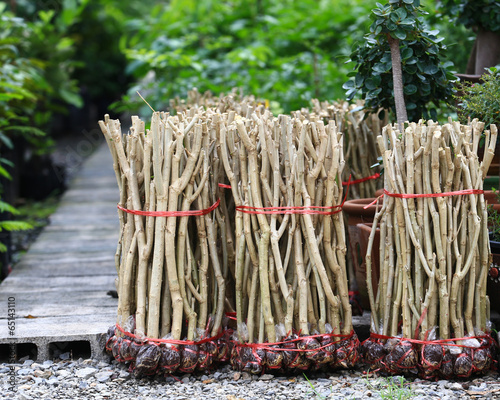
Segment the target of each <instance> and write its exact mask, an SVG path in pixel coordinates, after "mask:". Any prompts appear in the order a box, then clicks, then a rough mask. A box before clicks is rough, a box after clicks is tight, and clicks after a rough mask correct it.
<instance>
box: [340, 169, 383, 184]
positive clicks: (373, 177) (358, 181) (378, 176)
mask: <svg viewBox="0 0 500 400" xmlns="http://www.w3.org/2000/svg"><path fill="white" fill-rule="evenodd" d="M378 178H380V174H379V173H378V172H377V173H375V174H373V175H370V176H367V177H365V178H360V179H355V180H353V181H349V182H350V183H349V182H342V185H344V186H348V185H356V184H358V183H362V182H366V181H369V180H371V179H378Z"/></svg>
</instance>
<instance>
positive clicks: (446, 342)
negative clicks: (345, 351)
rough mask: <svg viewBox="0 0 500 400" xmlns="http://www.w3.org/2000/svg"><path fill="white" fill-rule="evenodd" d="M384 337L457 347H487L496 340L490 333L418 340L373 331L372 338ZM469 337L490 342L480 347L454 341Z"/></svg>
mask: <svg viewBox="0 0 500 400" xmlns="http://www.w3.org/2000/svg"><path fill="white" fill-rule="evenodd" d="M372 338H373V339H382V340H388V339H397V340H399V341H405V342H410V343H414V344H439V345H442V346H455V347H462V348H468V349H476V350H477V349H486V348H488V347H489V346H490V344H491V343H492V342H494V340H493V338H492V337H491V336H490V335H481V336H468V337H461V338H453V339H437V340H418V339H411V338H403V337H394V336H385V335H379V334H378V333H371V334H370V338H369V339H366V340H370V339H372ZM468 339H487V341H488V344H487V345H483V346H479V347H474V346H467V345H463V344H456V343H454V342H456V341H464V340H468Z"/></svg>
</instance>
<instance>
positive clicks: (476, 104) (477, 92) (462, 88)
mask: <svg viewBox="0 0 500 400" xmlns="http://www.w3.org/2000/svg"><path fill="white" fill-rule="evenodd" d="M488 72H489V73H488V74H484V75H483V76H482V77H481V80H482V81H483V83H482V84H472V85H471V84H467V83H461V84H460V85H458V95H456V96H455V98H456V99H457V101H458V104H457V114H458V117H459V119H460V122H461V123H462V124H465V123H467V119H468V118H470V119H471V120H472V119H474V118H478V119H479V121H482V122H484V123H485V128H488V127H489V126H490V125H491V124H496V125H497V126H500V70H499V69H498V68H489V69H488Z"/></svg>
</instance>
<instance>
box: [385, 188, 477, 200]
mask: <svg viewBox="0 0 500 400" xmlns="http://www.w3.org/2000/svg"><path fill="white" fill-rule="evenodd" d="M483 193H484V190H480V189H464V190H457V191H455V192H444V193H424V194H422V193H415V194H406V193H391V192H389V191H387V190H386V189H384V194H385V195H387V196H390V197H397V198H399V199H414V198H418V197H448V196H463V195H466V194H483Z"/></svg>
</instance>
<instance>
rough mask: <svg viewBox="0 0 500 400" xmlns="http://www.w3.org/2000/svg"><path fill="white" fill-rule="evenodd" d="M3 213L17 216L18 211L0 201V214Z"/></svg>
mask: <svg viewBox="0 0 500 400" xmlns="http://www.w3.org/2000/svg"><path fill="white" fill-rule="evenodd" d="M3 212H8V213H11V214H12V215H18V214H19V211H18V210H17V209H16V208H15V207H13V206H11V205H10V204H9V203H6V202H5V201H2V200H0V213H3Z"/></svg>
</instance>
